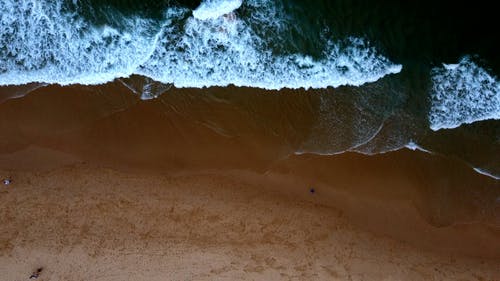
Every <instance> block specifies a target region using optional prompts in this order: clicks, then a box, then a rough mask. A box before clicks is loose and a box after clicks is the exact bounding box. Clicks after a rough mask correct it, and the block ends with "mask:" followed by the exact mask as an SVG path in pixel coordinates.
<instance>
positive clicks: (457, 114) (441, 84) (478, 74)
mask: <svg viewBox="0 0 500 281" xmlns="http://www.w3.org/2000/svg"><path fill="white" fill-rule="evenodd" d="M432 83H433V86H432V92H431V110H430V113H429V121H430V127H431V129H432V130H439V129H444V128H456V127H458V126H460V125H462V124H469V123H473V122H476V121H481V120H487V119H500V83H499V81H498V80H497V79H496V77H493V76H491V75H490V74H488V72H486V70H484V69H483V68H481V67H479V66H478V65H477V64H476V63H474V62H473V61H472V59H471V58H470V57H464V58H462V59H461V60H460V62H459V63H458V64H443V67H442V68H435V69H434V70H433V74H432Z"/></svg>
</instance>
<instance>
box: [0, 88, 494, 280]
mask: <svg viewBox="0 0 500 281" xmlns="http://www.w3.org/2000/svg"><path fill="white" fill-rule="evenodd" d="M101 90H102V91H104V90H106V89H101ZM64 91H72V93H71V95H67V93H64ZM230 96H231V97H236V99H237V97H238V95H230ZM192 97H193V96H190V95H189V94H186V93H182V94H179V95H176V94H175V93H174V94H172V95H168V96H166V97H165V98H163V99H162V98H160V99H157V100H155V101H148V102H141V103H139V102H138V101H137V99H134V98H133V97H131V96H130V95H124V94H123V93H119V91H116V89H114V90H113V91H110V92H109V94H102V93H101V92H99V93H97V94H96V93H93V92H91V91H87V89H86V88H84V89H83V90H82V89H76V90H75V88H71V87H70V88H58V87H48V88H42V89H40V90H35V91H34V92H33V93H32V94H30V95H28V96H26V97H23V98H19V99H16V100H8V101H6V102H3V103H1V104H0V132H2V135H1V138H0V177H1V178H7V177H9V178H11V179H12V183H11V184H10V185H8V186H4V185H2V186H1V187H0V225H1V228H0V280H1V281H4V280H5V281H18V280H28V277H29V275H30V274H31V273H32V272H33V271H34V270H36V269H37V268H40V267H43V271H42V273H41V275H40V278H39V279H38V280H44V281H47V280H64V281H66V280H68V281H74V280H75V281H77V280H85V281H86V280H102V281H110V280H146V281H149V280H500V267H499V266H498V265H499V264H500V201H499V199H498V198H500V188H499V183H498V181H495V180H493V179H491V178H488V177H486V176H483V175H479V174H477V173H475V172H474V171H473V170H472V169H471V168H470V167H468V166H466V165H465V164H464V163H462V162H460V161H458V160H453V159H447V158H444V157H442V156H439V155H429V154H426V153H422V152H412V151H406V150H403V151H398V152H392V153H387V154H384V155H376V156H364V155H358V154H353V153H345V154H341V155H336V156H319V155H308V154H304V155H290V151H293V149H294V144H295V143H300V140H301V139H302V138H303V136H302V135H300V134H294V133H293V132H296V131H298V132H300V130H297V128H301V127H307V124H308V123H310V122H312V121H311V120H308V119H307V118H301V117H300V116H299V117H294V118H297V120H295V121H293V120H292V122H290V120H289V119H288V118H289V117H287V116H288V115H287V114H284V115H280V114H278V113H276V112H277V111H275V110H272V109H269V111H266V112H260V113H259V114H249V112H253V113H255V111H258V110H262V109H261V107H259V106H257V107H256V108H252V104H249V105H248V104H247V105H245V106H246V107H245V106H243V105H242V108H240V109H237V110H235V109H234V104H233V105H228V104H227V102H226V101H224V99H222V98H221V97H217V99H216V100H215V101H214V97H204V96H200V97H196V98H192ZM267 98H268V97H266V99H267ZM269 98H274V97H269ZM297 98H299V99H300V98H303V99H304V100H305V101H307V97H300V96H299V97H295V98H292V100H297ZM187 100H191V101H190V102H189V103H187ZM207 100H209V101H207ZM263 102H265V101H263ZM240 104H245V102H241V103H240ZM271 104H272V103H271ZM281 105H282V104H281ZM287 107H289V108H290V110H291V111H292V112H294V110H295V109H294V107H293V106H292V105H290V104H288V105H287ZM263 115H265V116H266V118H267V120H268V121H269V122H267V123H266V126H265V127H266V128H264V129H262V128H261V127H259V126H257V125H256V124H260V123H259V122H260V121H259V120H256V119H255V117H254V116H263ZM306 115H307V114H306ZM192 116H195V117H196V116H197V117H196V118H194V119H192ZM290 118H292V117H290ZM200 120H203V122H204V123H202V122H201V121H200ZM214 124H219V125H221V124H222V125H221V127H217V126H215V127H214ZM290 124H293V126H292V127H290ZM269 132H272V133H269ZM285 133H286V134H285ZM283 134H285V135H287V136H288V137H287V138H286V139H285V140H284V139H280V138H278V137H276V136H280V135H283ZM311 187H314V188H315V191H316V192H315V193H314V194H311V193H310V192H309V189H310V188H311Z"/></svg>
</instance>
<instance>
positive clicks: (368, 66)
mask: <svg viewBox="0 0 500 281" xmlns="http://www.w3.org/2000/svg"><path fill="white" fill-rule="evenodd" d="M238 2H239V1H209V2H204V3H202V6H200V7H201V8H203V5H205V8H204V9H205V12H206V13H210V11H214V10H216V9H215V8H214V7H213V5H215V4H217V3H220V5H223V6H221V7H222V8H224V7H229V8H231V9H234V8H238V6H237V5H235V4H238ZM228 3H229V4H228ZM79 5H80V2H77V1H63V0H56V1H48V0H27V1H17V0H5V1H2V5H1V7H0V13H1V15H0V16H1V18H0V22H1V28H0V85H21V84H28V83H32V82H39V83H55V84H61V85H67V84H89V85H90V84H101V83H105V82H108V81H112V80H114V79H116V78H120V77H128V76H130V75H132V74H140V75H144V76H148V77H150V78H152V79H154V80H156V81H160V82H162V83H165V84H173V85H175V86H176V87H209V86H226V85H229V84H233V85H236V86H248V87H259V88H265V89H281V88H326V87H330V86H332V87H337V86H340V85H361V84H364V83H367V82H372V81H376V80H378V79H380V78H381V77H383V76H385V75H387V74H392V73H398V72H399V71H400V70H401V65H396V64H393V63H392V62H390V61H389V60H388V59H387V58H385V57H383V56H382V55H380V54H379V53H378V52H377V50H376V49H375V48H374V47H372V46H371V45H370V44H369V43H368V42H366V40H363V39H360V38H344V39H342V40H340V39H338V40H333V39H331V40H330V39H328V38H326V39H325V41H327V43H326V44H325V47H324V50H323V52H322V55H321V56H320V57H313V56H310V55H307V54H304V53H283V54H277V53H275V52H274V51H272V50H271V49H270V48H269V44H268V42H267V41H266V40H268V39H264V38H262V37H260V36H259V32H258V31H256V30H255V29H256V28H257V27H259V26H260V27H259V28H264V29H265V28H273V27H275V26H286V24H287V22H286V21H287V20H288V19H287V18H286V17H285V16H283V17H277V16H276V15H281V14H283V13H277V12H276V9H278V7H277V6H276V5H275V3H274V2H273V1H270V0H269V1H258V0H253V1H246V2H244V3H242V8H245V9H246V10H250V11H251V16H246V17H245V16H240V15H239V14H238V13H236V14H235V15H234V16H230V17H228V16H221V17H215V16H214V17H215V18H212V16H205V17H204V20H200V19H197V18H195V17H193V13H192V11H191V10H189V9H186V8H182V7H169V8H167V9H166V10H165V11H164V16H163V18H162V19H161V20H155V19H148V18H143V17H141V16H138V15H130V14H120V11H118V10H115V9H113V8H112V7H107V9H108V10H106V11H105V15H104V16H106V17H109V18H112V19H113V21H109V22H106V23H100V24H96V23H94V22H92V21H90V20H88V19H86V18H84V17H82V16H81V15H80V14H79V11H80V10H79V9H80V8H81V7H79ZM231 5H232V6H231ZM207 7H208V8H207ZM199 9H200V8H199ZM197 11H198V13H199V12H200V10H198V9H197ZM202 11H203V10H202ZM228 11H230V9H229V10H228ZM212 15H213V14H212ZM255 21H258V24H255ZM266 25H267V27H266ZM276 40H280V37H279V36H277V37H276ZM341 41H343V42H341ZM346 42H347V43H346Z"/></svg>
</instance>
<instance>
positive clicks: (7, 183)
mask: <svg viewBox="0 0 500 281" xmlns="http://www.w3.org/2000/svg"><path fill="white" fill-rule="evenodd" d="M11 183H12V180H11V179H10V178H6V179H4V180H3V184H4V185H9V184H11Z"/></svg>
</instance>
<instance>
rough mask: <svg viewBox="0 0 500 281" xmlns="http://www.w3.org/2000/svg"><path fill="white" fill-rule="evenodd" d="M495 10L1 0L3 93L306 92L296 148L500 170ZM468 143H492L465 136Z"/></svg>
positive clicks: (385, 0) (424, 5)
mask: <svg viewBox="0 0 500 281" xmlns="http://www.w3.org/2000/svg"><path fill="white" fill-rule="evenodd" d="M494 13H495V9H493V8H492V7H491V4H488V3H486V2H485V3H482V2H481V1H479V2H478V1H475V2H474V3H468V4H467V5H458V4H456V3H455V2H452V1H440V2H439V3H435V1H410V2H407V3H401V1H392V0H379V1H368V0H366V1H360V0H356V1H347V0H337V1H335V0H332V1H327V0H312V1H307V2H306V1H298V0H291V1H285V0H204V1H173V0H172V1H168V0H164V1H149V0H141V1H139V0H109V1H102V0H26V1H18V0H2V1H1V4H0V86H4V87H5V88H6V87H7V86H8V87H9V91H11V93H7V94H5V93H3V92H1V93H2V95H3V97H1V98H0V101H1V100H5V99H7V98H15V97H19V96H22V95H23V94H27V93H29V92H30V91H31V90H33V89H37V88H38V87H43V86H44V85H50V84H60V85H74V84H81V85H100V84H106V83H119V84H122V85H123V86H125V87H126V88H127V89H129V90H130V91H131V92H133V93H135V94H137V95H138V96H140V97H141V98H142V99H154V98H156V97H158V96H160V95H162V94H168V93H169V91H173V90H175V89H179V88H198V89H200V92H203V91H205V90H206V89H208V88H213V87H227V86H231V87H233V86H235V87H236V89H237V88H241V89H243V88H250V89H254V91H257V92H262V94H265V95H266V94H273V93H275V92H276V91H291V92H294V91H295V92H304V91H305V92H307V93H308V94H310V95H313V96H314V98H312V100H313V108H314V109H315V110H316V111H315V112H314V114H313V115H314V116H313V117H314V120H315V122H314V123H313V124H312V125H311V126H310V127H309V128H308V129H307V132H304V134H307V136H308V137H307V138H305V139H304V140H303V141H302V142H301V143H300V145H298V146H297V151H296V153H317V154H337V153H342V152H345V151H357V152H361V153H366V154H376V153H384V152H388V151H392V150H397V149H403V148H405V147H407V148H412V149H420V150H423V151H428V152H429V153H442V154H446V155H452V156H453V157H458V158H459V159H462V160H463V161H465V162H467V163H469V164H470V165H471V168H474V169H476V171H481V172H482V173H483V174H486V175H490V176H492V177H498V176H500V164H498V162H499V161H498V155H499V154H498V152H499V147H500V143H499V142H500V132H499V131H500V129H499V127H500V126H499V124H500V123H499V121H498V120H499V119H500V83H499V78H498V74H499V73H500V71H499V70H500V67H499V65H500V59H499V56H498V54H497V50H498V47H499V46H498V44H497V43H496V41H497V40H496V34H497V31H496V25H495V20H494V19H495V15H494ZM12 89H14V90H12ZM304 106H306V105H304ZM270 107H273V108H274V105H273V106H270ZM298 110H304V111H305V110H308V109H305V108H304V109H301V107H298ZM215 126H217V125H215ZM450 136H453V137H451V138H450ZM467 142H470V143H469V145H470V146H476V145H477V144H481V150H480V151H471V150H468V149H466V148H463V147H464V146H461V147H462V148H460V149H459V148H456V147H454V144H455V143H467ZM465 147H467V146H465Z"/></svg>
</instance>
